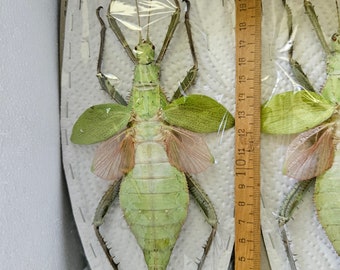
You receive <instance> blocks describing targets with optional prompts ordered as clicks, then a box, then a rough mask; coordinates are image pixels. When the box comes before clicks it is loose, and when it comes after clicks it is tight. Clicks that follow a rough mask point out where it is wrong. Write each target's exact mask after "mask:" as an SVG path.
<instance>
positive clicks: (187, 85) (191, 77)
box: [171, 0, 198, 100]
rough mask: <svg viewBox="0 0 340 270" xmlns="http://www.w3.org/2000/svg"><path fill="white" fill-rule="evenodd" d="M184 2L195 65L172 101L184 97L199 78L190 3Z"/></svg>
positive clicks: (186, 0)
mask: <svg viewBox="0 0 340 270" xmlns="http://www.w3.org/2000/svg"><path fill="white" fill-rule="evenodd" d="M184 2H185V3H186V4H187V10H186V12H185V21H184V23H185V27H186V30H187V35H188V40H189V46H190V51H191V55H192V60H193V62H194V65H193V66H192V68H191V69H190V70H189V71H188V73H187V75H186V76H185V78H184V79H183V81H182V82H181V83H180V85H179V87H178V89H177V90H176V92H175V94H174V95H173V97H172V99H171V100H175V99H177V98H179V97H181V96H183V93H185V92H186V91H187V90H188V89H189V88H190V87H191V86H192V85H193V83H194V81H195V79H196V76H197V70H198V63H197V57H196V52H195V46H194V41H193V38H192V32H191V25H190V20H189V11H190V1H189V0H184Z"/></svg>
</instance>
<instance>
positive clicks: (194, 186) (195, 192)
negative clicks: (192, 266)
mask: <svg viewBox="0 0 340 270" xmlns="http://www.w3.org/2000/svg"><path fill="white" fill-rule="evenodd" d="M186 178H187V182H188V188H189V191H190V194H191V195H192V196H193V198H194V199H195V201H196V203H197V204H198V205H199V206H200V207H201V209H202V210H203V212H204V214H205V218H206V221H207V222H208V223H209V224H210V225H211V233H210V235H209V238H208V240H207V243H206V245H205V247H204V252H203V255H202V257H201V260H200V262H199V264H198V267H197V270H201V269H202V267H203V264H204V261H205V258H206V257H207V254H208V252H209V250H210V247H211V244H212V241H213V239H214V237H215V234H216V229H217V215H216V212H215V209H214V206H213V204H212V202H211V201H210V199H209V197H208V195H207V194H205V193H204V191H203V189H202V188H201V187H200V185H199V184H198V183H197V182H196V181H195V180H194V179H193V178H192V177H191V176H190V175H189V174H186Z"/></svg>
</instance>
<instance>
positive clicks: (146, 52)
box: [71, 1, 234, 270]
mask: <svg viewBox="0 0 340 270" xmlns="http://www.w3.org/2000/svg"><path fill="white" fill-rule="evenodd" d="M175 2H176V5H177V10H176V13H175V14H174V15H173V16H172V20H171V23H170V26H169V30H168V35H167V37H166V40H165V41H164V44H163V49H162V50H161V52H163V54H164V52H165V50H166V47H167V45H168V43H169V41H170V39H171V35H172V33H173V32H174V28H175V26H176V25H177V23H178V13H179V3H178V1H175ZM112 3H114V1H113V2H112ZM186 3H187V5H188V7H187V12H186V27H187V33H188V37H189V42H190V43H191V44H192V39H191V31H190V24H189V21H188V19H189V15H188V12H189V7H190V5H189V4H190V3H189V2H188V1H186ZM97 12H98V13H97V14H99V9H98V11H97ZM108 17H109V22H110V26H111V28H112V29H113V31H114V32H115V33H116V35H117V37H118V39H119V40H120V41H121V43H122V44H125V41H124V36H123V35H122V34H121V33H120V29H119V28H118V26H117V25H116V22H115V20H114V19H113V18H112V17H110V16H108ZM100 21H101V23H102V29H105V28H104V27H105V25H104V24H103V22H102V20H101V19H100ZM169 33H170V34H169ZM102 43H103V36H102ZM102 43H101V46H102V45H103V44H102ZM125 49H126V50H127V52H128V55H129V56H130V57H131V55H130V52H131V51H132V50H131V49H130V48H129V47H128V46H125ZM101 51H102V50H101ZM135 52H136V53H135V56H134V55H132V57H131V59H132V60H133V61H134V62H135V63H136V66H135V70H134V79H133V87H132V90H131V95H130V100H129V102H128V103H127V102H126V104H125V101H123V102H121V100H122V98H121V96H120V95H119V94H118V93H117V92H116V90H115V89H114V88H113V87H111V86H110V85H109V84H108V82H107V81H106V78H105V75H103V74H102V73H101V72H100V71H99V74H98V78H99V81H100V83H101V85H102V86H105V87H104V89H105V90H106V91H107V92H108V93H109V94H110V95H111V96H112V97H113V98H115V97H117V95H118V98H115V99H116V100H118V102H120V103H122V104H100V105H95V106H92V107H91V108H89V109H87V110H86V111H85V112H84V113H83V114H82V115H81V116H80V117H79V119H78V120H77V121H76V123H75V124H74V127H73V131H72V136H71V141H72V142H73V143H76V144H92V143H97V142H101V144H100V145H99V147H98V149H97V151H96V153H95V157H94V161H93V165H92V171H93V172H94V173H95V174H96V175H98V176H99V177H101V178H103V179H108V180H113V184H112V186H111V187H110V188H109V189H108V191H107V192H106V193H105V194H104V196H103V198H102V200H101V202H100V203H99V205H98V207H97V211H96V213H95V217H94V222H93V223H94V226H95V231H96V234H97V237H98V240H99V241H100V243H101V245H102V247H103V249H104V251H105V253H106V255H107V258H108V259H109V261H110V263H111V265H112V267H113V268H114V269H118V264H117V263H115V262H114V261H113V259H112V255H111V254H110V251H109V248H108V247H106V245H105V241H104V239H103V237H102V235H101V234H100V232H99V227H100V225H101V224H103V222H104V216H105V214H106V213H107V210H108V208H109V207H110V206H111V204H112V202H113V201H114V199H115V198H116V197H117V196H118V195H119V202H120V206H121V208H122V210H123V213H124V217H125V220H126V221H127V223H128V225H129V227H130V229H131V231H132V233H133V234H134V235H135V237H136V240H137V242H138V244H139V246H140V247H141V249H142V250H143V253H144V258H145V262H146V264H147V266H148V269H150V270H151V269H152V270H156V269H157V270H161V269H166V267H167V265H168V262H169V259H170V255H171V252H172V249H173V248H174V245H175V243H176V240H177V238H178V236H179V233H180V231H181V228H182V225H183V223H184V222H185V219H186V216H187V211H188V204H189V192H190V193H191V194H192V195H193V197H194V199H195V200H196V201H197V202H198V204H199V205H200V206H201V207H202V209H203V211H204V213H205V214H206V219H207V221H208V223H209V224H210V225H211V226H212V232H211V234H210V237H209V240H208V242H207V246H206V247H205V249H204V254H203V256H202V259H201V262H200V264H199V265H198V269H201V267H202V265H203V262H204V259H205V257H206V254H207V252H208V251H209V248H210V245H211V241H212V239H213V237H214V235H215V232H216V226H217V217H216V214H215V211H214V209H213V207H212V206H211V205H212V204H211V202H210V201H209V198H208V197H207V196H206V195H205V193H204V191H203V190H202V189H201V188H200V187H199V185H198V184H197V183H196V182H195V180H193V178H192V177H191V176H190V175H189V174H192V173H199V172H201V171H203V170H205V169H206V168H207V167H208V166H210V165H211V164H212V163H213V162H214V159H213V157H212V156H211V154H210V152H209V149H208V146H207V145H206V143H205V142H204V140H203V139H202V138H201V137H200V136H199V135H198V134H197V133H195V132H200V133H208V132H216V131H218V130H219V129H227V128H230V127H232V126H233V124H234V119H233V117H232V115H231V114H230V113H229V112H228V111H227V110H226V109H225V108H224V107H223V106H222V105H221V104H219V103H218V102H217V101H215V100H213V99H212V98H209V97H208V96H204V95H188V96H183V97H179V98H177V99H175V100H174V101H173V102H170V103H169V102H168V100H167V99H166V97H165V95H164V93H163V91H162V89H161V87H160V79H159V78H160V66H159V62H160V60H159V59H160V58H158V59H157V61H156V59H155V50H154V45H153V44H152V43H151V41H150V40H149V38H147V39H146V40H142V39H140V42H139V44H138V45H137V47H136V48H135ZM161 54H162V53H161ZM192 55H193V58H194V62H195V61H196V60H195V54H194V51H193V46H192ZM161 57H162V56H161ZM100 59H101V55H100V57H99V62H98V63H99V65H100V61H101V60H100ZM196 71H197V66H196V63H195V65H194V67H193V68H192V69H191V70H190V71H189V72H188V75H187V77H186V78H185V79H184V80H183V82H182V84H181V86H180V89H179V90H178V91H177V92H176V93H175V96H176V95H179V94H178V93H179V92H180V90H181V91H186V89H187V88H188V87H189V86H190V85H191V83H192V81H193V79H194V77H195V76H196V75H195V74H196Z"/></svg>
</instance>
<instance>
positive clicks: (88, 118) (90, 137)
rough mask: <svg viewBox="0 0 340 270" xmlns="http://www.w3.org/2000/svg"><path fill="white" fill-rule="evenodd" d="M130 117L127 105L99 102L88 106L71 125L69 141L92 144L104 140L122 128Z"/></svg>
mask: <svg viewBox="0 0 340 270" xmlns="http://www.w3.org/2000/svg"><path fill="white" fill-rule="evenodd" d="M130 117H131V110H130V108H129V107H126V106H122V105H119V104H100V105H95V106H92V107H90V108H88V109H87V110H86V111H85V112H84V113H83V114H82V115H81V116H80V117H79V118H78V120H77V121H76V123H75V124H74V126H73V130H72V135H71V141H72V142H73V143H76V144H92V143H97V142H101V141H104V140H106V139H108V138H110V137H111V136H113V135H114V134H116V133H117V132H120V131H121V130H123V129H124V128H125V127H126V125H127V124H128V122H129V120H130Z"/></svg>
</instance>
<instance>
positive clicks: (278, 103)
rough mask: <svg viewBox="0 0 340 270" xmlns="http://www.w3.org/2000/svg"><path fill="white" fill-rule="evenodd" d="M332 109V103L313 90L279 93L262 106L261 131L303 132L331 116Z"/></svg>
mask: <svg viewBox="0 0 340 270" xmlns="http://www.w3.org/2000/svg"><path fill="white" fill-rule="evenodd" d="M334 110H335V105H334V104H332V103H330V102H329V101H328V100H326V99H325V98H324V97H323V96H321V95H319V94H317V93H315V92H311V91H307V90H301V91H297V92H296V91H289V92H285V93H281V94H278V95H275V96H274V97H272V98H271V99H270V100H269V101H268V102H266V103H265V104H264V105H263V107H262V111H261V128H262V132H264V133H271V134H294V133H299V132H303V131H306V130H308V129H311V128H313V127H315V126H317V125H320V124H321V123H322V122H324V121H325V120H327V119H328V118H329V117H331V116H332V114H333V112H334Z"/></svg>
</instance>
